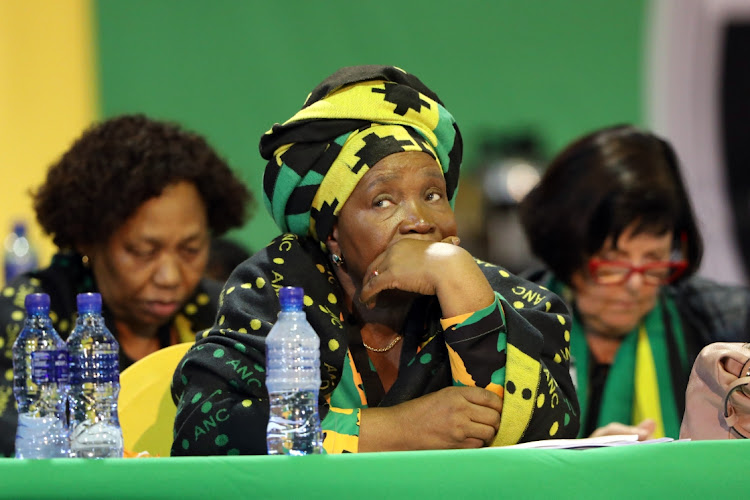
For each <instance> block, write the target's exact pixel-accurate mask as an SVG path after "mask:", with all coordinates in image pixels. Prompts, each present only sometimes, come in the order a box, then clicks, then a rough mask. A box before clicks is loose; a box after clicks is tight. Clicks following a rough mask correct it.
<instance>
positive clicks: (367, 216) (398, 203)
mask: <svg viewBox="0 0 750 500" xmlns="http://www.w3.org/2000/svg"><path fill="white" fill-rule="evenodd" d="M455 235H456V218H455V216H454V214H453V210H452V209H451V206H450V204H449V202H448V196H447V195H446V188H445V178H444V177H443V172H442V171H441V169H440V166H439V165H438V163H437V162H436V161H435V160H434V159H433V158H432V157H431V156H430V155H428V154H427V153H422V152H417V151H406V152H402V153H394V154H392V155H389V156H386V157H385V158H383V159H382V160H380V161H379V162H377V163H376V164H375V165H374V166H373V167H372V168H371V169H370V170H369V171H368V172H367V173H366V174H365V175H364V176H363V177H362V180H361V181H360V182H359V184H357V187H356V188H354V191H353V192H352V194H351V196H350V197H349V199H348V200H347V201H346V204H344V207H343V208H342V209H341V212H340V213H339V218H338V221H337V223H336V225H335V226H334V230H333V238H334V240H335V242H336V243H335V244H336V247H335V248H333V249H332V251H334V252H335V253H339V254H341V255H343V257H344V259H345V262H346V268H347V271H348V273H349V274H350V275H351V276H352V277H353V278H354V280H355V281H356V282H357V283H361V281H362V278H363V276H364V273H365V271H366V270H367V267H368V266H369V265H370V263H371V262H372V261H373V260H374V259H375V257H376V256H378V255H380V253H382V252H383V250H385V249H386V248H387V247H388V246H389V245H391V244H392V243H394V242H396V241H398V240H400V239H401V238H419V239H425V240H428V241H441V240H443V239H444V238H446V237H448V236H455ZM329 248H331V245H330V244H329Z"/></svg>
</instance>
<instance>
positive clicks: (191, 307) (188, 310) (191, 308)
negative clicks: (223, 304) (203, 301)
mask: <svg viewBox="0 0 750 500" xmlns="http://www.w3.org/2000/svg"><path fill="white" fill-rule="evenodd" d="M197 312H198V306H196V305H195V304H187V305H186V306H185V314H190V315H192V314H195V313H197Z"/></svg>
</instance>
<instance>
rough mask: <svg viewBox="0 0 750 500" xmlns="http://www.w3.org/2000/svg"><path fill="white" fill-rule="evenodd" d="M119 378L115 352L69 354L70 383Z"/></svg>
mask: <svg viewBox="0 0 750 500" xmlns="http://www.w3.org/2000/svg"><path fill="white" fill-rule="evenodd" d="M119 380H120V369H119V359H118V356H117V353H111V352H108V353H91V354H88V355H87V354H71V355H70V383H71V384H85V383H89V382H92V383H101V382H118V381H119Z"/></svg>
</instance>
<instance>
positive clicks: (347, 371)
mask: <svg viewBox="0 0 750 500" xmlns="http://www.w3.org/2000/svg"><path fill="white" fill-rule="evenodd" d="M331 406H333V407H335V408H367V405H364V406H362V400H361V399H360V396H359V391H358V390H357V386H356V385H355V384H354V373H353V372H352V366H351V361H350V360H349V356H347V357H346V358H344V365H343V368H342V370H341V381H340V382H339V385H337V386H336V389H335V390H334V391H333V392H332V393H331ZM333 430H336V431H337V432H338V430H337V429H333Z"/></svg>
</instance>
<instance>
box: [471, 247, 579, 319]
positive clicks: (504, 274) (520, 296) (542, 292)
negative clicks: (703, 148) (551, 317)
mask: <svg viewBox="0 0 750 500" xmlns="http://www.w3.org/2000/svg"><path fill="white" fill-rule="evenodd" d="M475 260H476V261H477V264H478V265H479V267H480V269H481V270H482V272H483V273H484V275H485V277H486V278H487V281H489V283H490V285H491V286H492V288H493V290H495V292H497V293H498V294H500V296H501V297H502V298H503V299H505V300H506V301H507V302H508V303H510V304H511V305H513V306H514V307H517V308H529V307H531V308H537V307H540V306H543V307H545V309H546V310H547V311H549V310H550V309H549V308H550V307H552V305H554V306H555V311H557V310H558V309H560V310H561V311H564V312H565V313H566V314H567V313H568V311H567V308H565V307H562V306H560V305H559V304H558V302H562V300H561V298H560V297H559V296H558V295H557V294H556V293H554V292H553V291H551V290H549V289H548V288H546V287H545V286H544V285H542V283H545V284H546V283H547V281H542V280H540V281H539V282H535V281H531V280H529V279H526V278H524V277H522V276H519V275H517V274H513V273H511V272H510V271H508V270H507V269H505V268H504V267H502V266H498V265H496V264H491V263H489V262H484V261H482V260H479V259H475ZM548 303H552V305H550V306H548Z"/></svg>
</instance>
